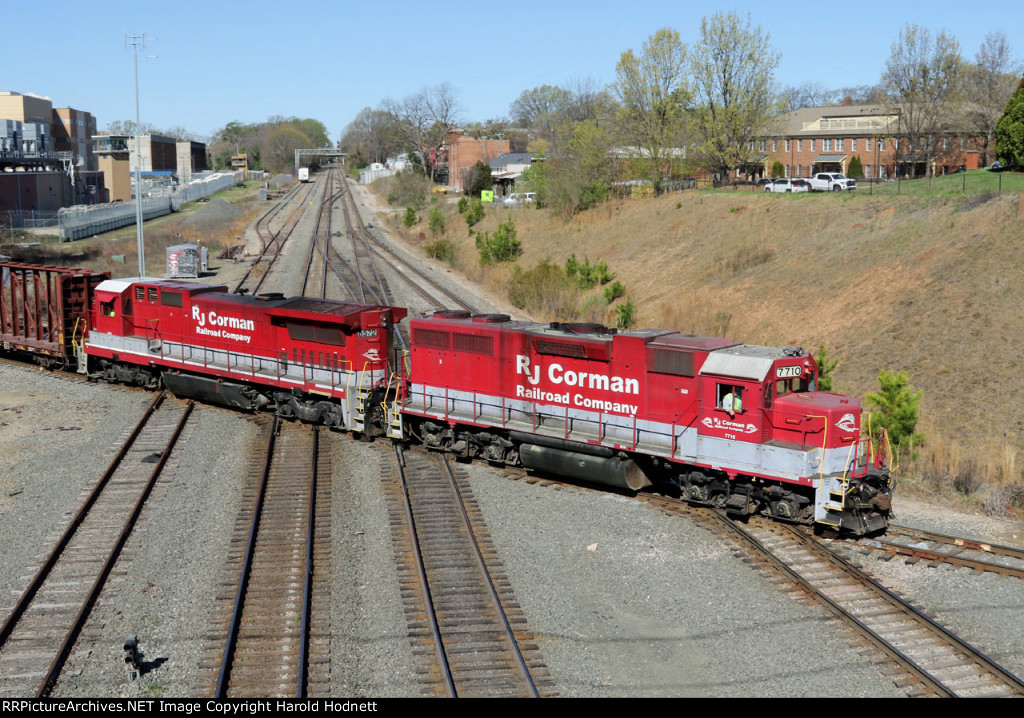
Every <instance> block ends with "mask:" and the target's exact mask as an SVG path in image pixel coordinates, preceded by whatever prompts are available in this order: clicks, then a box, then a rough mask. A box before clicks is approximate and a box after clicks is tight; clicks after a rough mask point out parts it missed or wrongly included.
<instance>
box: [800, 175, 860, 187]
mask: <svg viewBox="0 0 1024 718" xmlns="http://www.w3.org/2000/svg"><path fill="white" fill-rule="evenodd" d="M807 181H808V182H810V184H811V191H812V192H841V191H843V190H844V189H845V190H854V189H857V180H855V179H850V178H849V177H844V176H843V175H841V174H839V173H838V172H819V173H818V174H816V175H814V176H813V177H810V178H809V179H808V180H807Z"/></svg>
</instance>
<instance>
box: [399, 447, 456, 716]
mask: <svg viewBox="0 0 1024 718" xmlns="http://www.w3.org/2000/svg"><path fill="white" fill-rule="evenodd" d="M395 457H396V458H397V459H398V476H399V479H400V481H399V485H400V487H401V489H402V498H403V499H404V500H403V502H402V506H403V508H404V509H405V520H406V525H407V526H408V527H409V534H410V537H411V544H412V552H413V556H414V557H415V560H416V573H417V575H418V576H419V580H420V585H421V586H423V600H424V602H425V603H426V604H427V606H426V608H427V612H426V613H427V616H426V618H427V622H428V624H429V626H430V634H431V636H432V637H433V640H434V648H435V649H436V650H437V656H438V663H439V664H440V665H441V677H442V681H443V683H444V686H445V688H446V689H447V691H448V695H449V696H450V697H451V698H457V697H458V692H457V691H456V690H455V682H454V680H453V678H452V670H451V666H450V664H449V663H448V654H447V653H446V652H445V649H444V641H443V640H442V639H441V629H440V627H439V626H438V625H437V615H436V613H435V611H434V600H433V597H432V596H431V593H430V583H429V582H428V581H427V569H426V566H425V565H424V563H423V554H422V553H421V552H420V541H419V532H418V531H417V529H416V517H415V516H414V515H413V510H412V501H411V499H410V497H409V485H408V483H407V482H406V478H405V455H404V453H403V452H402V446H401V444H398V443H396V444H395Z"/></svg>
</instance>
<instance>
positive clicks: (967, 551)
mask: <svg viewBox="0 0 1024 718" xmlns="http://www.w3.org/2000/svg"><path fill="white" fill-rule="evenodd" d="M853 543H854V545H857V546H862V547H866V548H871V549H876V550H879V551H884V552H886V553H888V554H890V555H892V556H906V557H907V560H908V561H909V562H912V563H916V562H918V561H927V562H928V563H930V564H932V565H938V564H950V565H953V566H963V567H967V568H972V569H974V570H976V571H987V572H990V573H998V574H1000V575H1002V576H1012V577H1014V578H1019V579H1024V549H1021V548H1015V547H1013V546H1000V545H999V544H994V543H990V542H986V541H979V540H977V539H970V538H962V537H959V536H948V535H946V534H940V533H935V532H933V531H925V530H923V529H916V528H912V527H910V526H900V525H898V524H891V525H890V526H889V529H888V530H887V531H886V533H885V535H884V536H880V537H877V538H871V539H861V540H859V541H856V542H853Z"/></svg>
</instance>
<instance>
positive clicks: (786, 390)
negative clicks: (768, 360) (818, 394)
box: [775, 375, 814, 396]
mask: <svg viewBox="0 0 1024 718" xmlns="http://www.w3.org/2000/svg"><path fill="white" fill-rule="evenodd" d="M801 391H814V381H813V376H810V375H807V376H798V377H793V378H792V379H779V380H778V381H776V382H775V396H785V395H786V394H793V393H796V392H801Z"/></svg>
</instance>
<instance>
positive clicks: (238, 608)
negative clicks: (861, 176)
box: [214, 416, 281, 699]
mask: <svg viewBox="0 0 1024 718" xmlns="http://www.w3.org/2000/svg"><path fill="white" fill-rule="evenodd" d="M280 425H281V420H280V418H278V417H276V416H275V417H274V421H273V424H272V425H271V429H270V436H269V437H268V438H267V452H266V456H265V458H264V461H263V470H262V473H261V477H260V487H259V490H258V492H257V494H256V502H255V506H254V508H253V514H252V523H251V524H250V526H249V539H248V542H247V543H246V548H245V558H244V559H243V560H242V574H241V576H239V578H238V589H237V590H236V591H235V606H234V610H233V611H232V613H231V624H230V626H229V628H228V637H227V641H226V642H225V645H224V655H223V657H222V659H221V665H220V677H219V678H218V679H217V690H216V692H215V694H214V697H215V698H219V699H223V698H227V690H228V681H229V680H230V678H231V659H232V656H233V655H234V652H235V644H236V643H237V640H238V629H239V627H240V625H241V622H242V607H243V605H244V603H245V587H246V586H247V585H248V583H249V576H250V575H251V574H252V560H253V554H254V553H255V551H256V536H257V535H258V534H259V527H260V518H261V516H262V514H263V500H264V497H265V495H266V490H267V482H268V481H269V479H270V466H271V463H272V462H273V458H274V442H275V439H276V437H277V433H278V430H279V429H280Z"/></svg>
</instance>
